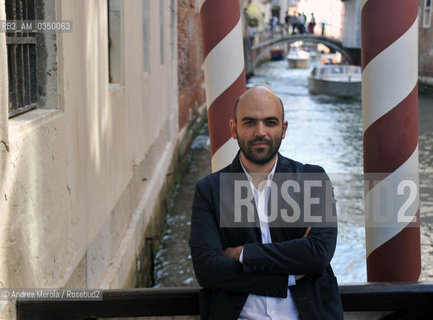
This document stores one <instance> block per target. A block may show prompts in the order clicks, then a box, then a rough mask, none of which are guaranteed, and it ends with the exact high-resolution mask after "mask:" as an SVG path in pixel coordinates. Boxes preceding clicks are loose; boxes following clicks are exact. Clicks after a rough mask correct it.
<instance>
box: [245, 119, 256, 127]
mask: <svg viewBox="0 0 433 320" xmlns="http://www.w3.org/2000/svg"><path fill="white" fill-rule="evenodd" d="M244 123H245V125H246V126H253V125H254V124H255V122H254V121H251V120H250V121H245V122H244Z"/></svg>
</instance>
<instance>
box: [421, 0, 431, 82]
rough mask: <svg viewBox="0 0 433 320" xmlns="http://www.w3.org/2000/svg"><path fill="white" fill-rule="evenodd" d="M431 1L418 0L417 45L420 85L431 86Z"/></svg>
mask: <svg viewBox="0 0 433 320" xmlns="http://www.w3.org/2000/svg"><path fill="white" fill-rule="evenodd" d="M432 11H433V7H432V0H418V12H419V14H418V17H419V43H418V50H419V52H418V64H419V65H418V74H419V80H420V83H421V84H428V85H430V86H433V21H432Z"/></svg>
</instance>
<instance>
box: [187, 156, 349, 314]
mask: <svg viewBox="0 0 433 320" xmlns="http://www.w3.org/2000/svg"><path fill="white" fill-rule="evenodd" d="M275 172H276V173H283V172H286V173H300V174H304V173H320V174H322V176H325V177H326V179H328V178H327V176H326V174H325V173H324V170H323V168H321V167H319V166H313V165H303V164H301V163H299V162H296V161H293V160H291V159H288V158H285V157H283V156H281V155H280V154H278V163H277V167H276V170H275ZM224 173H243V170H242V167H241V164H240V161H239V154H238V156H236V157H235V159H234V160H233V162H232V164H231V165H229V166H227V167H226V168H224V169H222V170H220V171H218V172H216V173H212V174H210V175H208V176H206V177H204V178H202V179H201V180H199V181H198V183H197V185H196V191H195V196H194V202H193V206H192V219H191V235H190V240H189V246H190V249H191V256H192V261H193V266H194V272H195V275H196V278H197V281H198V282H199V284H200V285H201V286H202V287H204V288H203V289H202V290H201V293H200V313H201V318H202V319H217V320H225V319H237V318H238V317H239V314H240V312H241V310H242V307H243V305H244V303H245V301H246V299H247V297H248V295H249V294H255V295H261V296H270V297H280V298H285V297H287V284H288V275H290V274H292V275H305V277H303V278H302V279H300V280H298V281H296V285H294V286H290V287H289V288H290V292H291V294H292V297H293V299H294V301H295V304H296V307H297V309H298V312H299V315H300V317H301V319H307V320H312V319H333V320H334V319H343V310H342V305H341V299H340V294H339V291H338V285H337V281H336V278H335V276H334V274H333V271H332V268H331V266H330V264H329V262H330V260H331V258H332V256H333V254H334V250H335V245H336V238H337V226H336V223H335V225H334V226H330V227H329V226H328V227H317V226H316V227H313V228H312V229H311V231H310V233H309V235H308V237H304V234H305V231H306V227H305V226H302V227H294V228H292V227H285V228H282V227H272V226H271V227H270V232H271V238H272V243H270V244H262V243H261V233H260V229H259V226H256V227H250V228H222V227H220V214H221V212H220V210H221V206H220V200H221V199H220V198H221V197H220V182H221V175H222V174H224ZM245 178H246V176H245ZM224 188H225V186H224ZM224 188H223V189H224ZM313 207H314V206H312V208H313ZM312 210H313V209H312ZM333 212H334V213H335V205H333ZM319 214H320V212H319ZM239 245H244V253H243V263H240V262H238V261H236V260H234V259H229V258H225V257H224V256H223V255H222V250H224V249H225V248H227V247H236V246H239Z"/></svg>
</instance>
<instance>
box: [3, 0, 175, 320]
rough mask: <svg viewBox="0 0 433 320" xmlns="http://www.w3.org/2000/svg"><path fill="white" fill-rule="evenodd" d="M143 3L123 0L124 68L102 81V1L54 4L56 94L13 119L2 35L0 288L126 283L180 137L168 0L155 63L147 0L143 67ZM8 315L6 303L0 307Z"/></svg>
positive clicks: (155, 4) (155, 37) (153, 4)
mask: <svg viewBox="0 0 433 320" xmlns="http://www.w3.org/2000/svg"><path fill="white" fill-rule="evenodd" d="M4 1H5V0H0V20H1V19H4V3H5V2H4ZM141 5H142V1H141V0H128V1H123V7H122V18H123V20H122V28H123V33H122V35H123V37H124V38H123V41H122V46H124V47H123V50H122V55H123V56H122V64H123V67H122V68H123V69H122V72H123V76H122V81H121V82H120V83H119V84H116V85H109V83H108V36H107V32H108V29H107V1H105V0H92V1H80V0H62V1H56V16H57V19H59V20H60V19H61V20H72V21H73V32H72V33H58V34H57V37H56V46H57V66H58V70H57V73H58V77H57V83H56V87H57V88H56V91H57V93H56V94H54V96H53V93H52V91H51V95H52V96H50V97H48V98H47V100H46V101H51V102H50V104H49V105H48V106H47V107H48V108H47V109H45V108H44V109H37V110H34V111H31V112H28V113H25V114H23V115H20V116H17V117H15V118H12V119H8V118H7V92H8V91H7V72H6V70H7V68H6V65H7V54H6V44H5V36H4V33H0V70H1V72H0V105H1V109H0V138H1V139H0V140H1V141H4V143H3V142H2V143H1V144H0V170H1V171H0V179H1V180H0V181H1V184H0V287H9V288H13V287H64V286H68V287H103V288H112V287H122V286H125V285H128V284H129V285H130V284H131V279H130V276H131V274H132V273H133V270H134V268H135V264H136V259H137V256H138V253H139V250H140V245H141V244H142V243H143V235H144V232H143V230H145V229H146V228H147V223H148V221H150V220H151V215H152V212H154V206H155V204H156V203H157V201H158V196H159V191H160V189H161V187H162V185H163V183H164V181H165V177H166V174H167V172H168V170H169V168H170V163H171V161H172V157H173V154H174V150H175V148H176V144H177V143H178V137H179V126H178V95H177V57H176V56H171V50H169V49H168V48H169V46H170V18H169V17H170V8H169V3H168V2H166V7H165V8H164V14H165V19H164V21H165V24H164V34H165V37H164V41H165V43H164V44H165V47H166V49H165V50H164V52H165V57H164V61H165V63H164V65H161V63H160V37H159V35H160V25H159V20H158V18H159V1H150V10H151V13H150V16H151V17H152V19H151V25H150V28H151V37H150V38H151V43H150V46H149V47H150V65H151V70H150V72H148V73H145V72H143V53H142V48H143V42H142V38H143V37H142V14H141V13H142V8H141ZM47 95H50V92H48V91H47ZM50 99H51V100H50ZM6 146H7V147H6ZM131 270H132V271H131ZM4 317H13V308H12V307H10V308H8V307H7V306H6V307H4V305H0V318H2V319H3V318H4Z"/></svg>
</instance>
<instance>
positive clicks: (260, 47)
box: [251, 33, 353, 66]
mask: <svg viewBox="0 0 433 320" xmlns="http://www.w3.org/2000/svg"><path fill="white" fill-rule="evenodd" d="M296 41H305V42H313V43H322V44H324V45H325V46H327V47H328V48H332V49H334V50H336V51H338V52H340V53H341V54H342V55H343V56H344V57H345V58H346V60H347V62H348V63H349V64H353V59H352V56H351V55H350V53H349V52H348V51H346V50H345V49H344V48H343V46H342V43H341V41H340V40H339V39H335V38H329V37H325V36H318V35H314V34H311V33H304V34H295V35H285V36H280V37H274V38H272V39H270V40H265V41H263V42H261V43H259V44H257V45H254V46H252V47H251V51H252V62H253V66H255V65H256V64H257V63H259V62H260V61H261V60H262V59H263V58H264V57H265V55H266V54H267V53H268V52H269V50H271V49H272V48H273V47H276V46H278V45H281V44H283V43H287V44H290V43H293V42H296Z"/></svg>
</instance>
